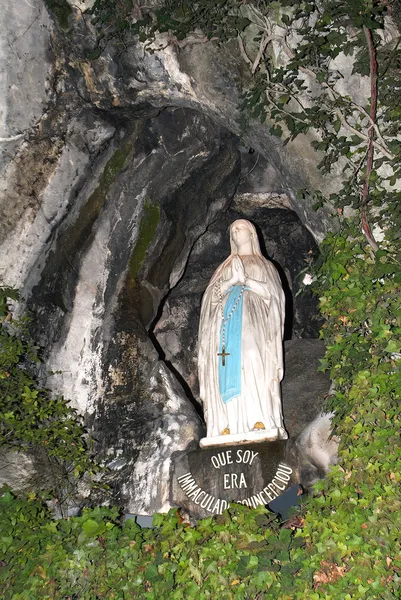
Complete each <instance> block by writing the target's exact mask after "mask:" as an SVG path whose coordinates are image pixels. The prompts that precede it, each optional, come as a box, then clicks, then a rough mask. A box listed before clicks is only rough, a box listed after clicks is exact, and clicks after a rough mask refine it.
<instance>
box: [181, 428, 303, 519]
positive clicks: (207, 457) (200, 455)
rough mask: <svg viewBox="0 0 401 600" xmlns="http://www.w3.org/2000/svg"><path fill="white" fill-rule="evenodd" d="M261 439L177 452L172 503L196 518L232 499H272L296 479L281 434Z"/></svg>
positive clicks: (249, 503) (262, 502)
mask: <svg viewBox="0 0 401 600" xmlns="http://www.w3.org/2000/svg"><path fill="white" fill-rule="evenodd" d="M259 433H261V434H263V433H266V431H265V432H263V431H261V432H259ZM219 437H220V436H219ZM222 437H224V438H228V437H229V436H222ZM206 439H207V438H206ZM209 439H216V438H209ZM260 441H262V440H258V443H252V442H251V440H249V442H247V443H246V444H244V445H241V444H239V443H236V444H231V446H230V445H224V446H221V445H220V446H214V447H210V448H203V449H199V450H193V451H190V452H188V453H186V454H184V455H179V456H177V457H176V458H175V459H174V477H173V485H172V490H171V491H172V498H173V499H174V504H175V505H176V506H179V507H181V508H183V509H184V510H186V511H187V512H188V513H189V514H190V515H192V516H193V517H195V518H205V517H208V516H212V515H214V514H219V513H222V512H223V511H224V510H225V509H226V508H228V506H229V505H230V503H231V502H239V503H240V504H245V505H247V506H249V507H256V506H259V505H262V506H266V505H269V504H270V503H271V502H274V501H276V500H277V498H279V497H280V496H281V495H282V494H284V493H285V492H286V491H287V490H288V489H289V488H291V486H294V485H296V484H297V483H298V482H297V475H296V473H295V472H294V469H293V467H291V465H290V464H288V462H287V454H286V446H287V442H286V441H285V440H275V441H267V442H266V441H265V440H264V441H263V443H260ZM277 512H280V511H277Z"/></svg>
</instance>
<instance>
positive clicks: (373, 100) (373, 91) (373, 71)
mask: <svg viewBox="0 0 401 600" xmlns="http://www.w3.org/2000/svg"><path fill="white" fill-rule="evenodd" d="M363 31H364V34H365V38H366V41H367V44H368V49H369V62H370V119H371V124H370V127H369V129H368V154H367V160H366V174H365V181H364V184H363V189H362V216H361V220H362V231H363V233H364V234H365V236H366V239H367V240H368V242H369V244H370V246H371V247H372V249H373V251H374V252H377V250H378V249H379V246H378V245H377V242H376V240H375V238H374V236H373V233H372V230H371V228H370V226H369V223H368V219H367V211H366V206H367V204H368V202H369V179H370V174H371V172H372V165H373V153H374V147H373V132H374V123H375V118H376V108H377V63H376V51H375V46H374V43H373V36H372V32H371V30H370V29H368V28H367V27H366V25H364V26H363Z"/></svg>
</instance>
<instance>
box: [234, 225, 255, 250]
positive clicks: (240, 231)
mask: <svg viewBox="0 0 401 600" xmlns="http://www.w3.org/2000/svg"><path fill="white" fill-rule="evenodd" d="M231 235H232V238H233V240H234V243H235V245H236V246H237V248H240V247H241V246H243V245H244V244H247V243H248V242H250V241H251V240H252V233H251V232H250V230H249V227H247V226H246V225H245V223H241V221H235V222H234V223H233V224H232V226H231Z"/></svg>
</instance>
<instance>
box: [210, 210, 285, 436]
mask: <svg viewBox="0 0 401 600" xmlns="http://www.w3.org/2000/svg"><path fill="white" fill-rule="evenodd" d="M230 244H231V254H230V256H229V257H228V258H227V259H226V260H225V261H224V262H223V263H222V264H221V265H220V266H219V267H218V268H217V270H216V272H215V273H214V275H213V277H212V279H211V280H210V283H209V285H208V287H207V289H206V291H205V294H204V296H203V299H202V308H201V317H200V325H199V354H198V371H199V384H200V397H201V400H202V403H203V407H204V415H205V421H206V425H207V437H206V438H203V440H201V442H200V445H201V447H205V446H212V445H219V444H224V443H235V442H246V441H262V440H280V439H286V438H287V437H288V436H287V432H286V431H285V429H284V424H283V416H282V410H281V395H280V381H281V379H282V377H283V330H284V314H285V312H284V309H285V301H284V292H283V288H282V286H281V282H280V277H279V275H278V272H277V270H276V268H275V267H274V265H273V264H272V263H271V262H270V261H268V260H267V259H266V258H264V257H263V256H262V254H261V251H260V246H259V241H258V237H257V233H256V229H255V227H254V226H253V225H252V223H250V222H249V221H247V220H245V219H240V220H237V221H235V222H234V223H232V225H231V227H230Z"/></svg>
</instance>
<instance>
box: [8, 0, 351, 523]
mask: <svg viewBox="0 0 401 600" xmlns="http://www.w3.org/2000/svg"><path fill="white" fill-rule="evenodd" d="M71 4H74V6H73V8H72V12H71V17H70V18H69V21H68V27H69V30H68V33H66V32H64V31H63V29H62V28H61V27H60V23H58V22H57V21H56V22H54V23H52V20H51V18H50V16H49V14H48V12H47V10H46V8H45V4H44V2H43V0H37V1H36V2H34V3H29V2H23V3H20V4H18V8H17V7H16V6H15V7H14V6H13V7H12V6H11V4H10V3H8V5H7V7H6V9H5V10H4V11H3V12H2V17H3V33H4V36H3V42H2V43H1V44H0V55H1V57H2V58H3V61H2V63H3V65H4V66H5V69H4V73H3V74H2V75H1V79H0V89H1V90H2V91H3V92H4V93H3V94H2V98H3V101H2V104H1V106H0V111H1V117H2V132H1V136H2V137H1V140H0V143H1V148H2V149H3V151H2V155H1V156H2V158H1V160H2V163H1V164H2V167H3V169H2V173H1V178H0V192H1V197H0V211H1V228H0V244H1V246H0V252H1V254H2V261H1V265H0V279H1V281H2V282H3V283H4V284H6V285H10V286H15V287H17V288H19V289H20V291H21V293H22V296H23V299H24V304H23V307H22V308H21V310H23V309H24V308H26V307H28V308H29V309H30V310H31V311H32V313H33V316H34V323H35V328H36V331H35V334H36V337H37V340H38V341H39V343H40V344H41V345H42V346H43V348H44V355H45V359H46V363H45V367H44V369H43V373H42V375H44V376H47V377H48V385H49V387H51V389H52V390H53V391H54V392H57V393H62V394H64V395H65V396H66V397H68V398H69V399H70V401H71V404H72V405H73V406H75V407H76V408H77V409H78V410H79V411H80V412H81V413H82V414H84V415H85V416H86V419H87V423H88V425H89V426H90V427H91V428H92V430H93V431H94V432H95V435H96V436H97V439H98V444H99V453H100V454H101V455H102V456H103V457H104V460H105V462H106V463H108V464H109V465H110V467H111V469H112V486H113V490H114V494H115V498H116V499H117V500H118V501H119V502H120V503H121V505H122V506H123V507H124V508H125V509H126V510H130V511H132V512H142V513H151V512H153V511H155V510H166V509H167V508H169V506H170V505H171V503H172V502H173V500H172V498H171V496H170V495H169V494H170V492H169V490H170V487H169V486H170V484H171V473H172V468H171V457H172V455H173V454H174V453H182V452H186V451H188V449H190V448H191V447H192V446H191V444H196V441H197V440H198V439H199V437H200V436H201V435H203V430H202V428H203V425H202V420H201V418H200V413H201V410H200V407H199V404H198V403H197V401H196V398H197V396H198V392H197V376H196V331H197V322H198V317H199V306H200V299H201V295H202V292H203V290H204V288H205V286H206V284H207V281H208V280H209V279H210V276H211V274H212V271H213V270H214V268H215V266H216V265H217V264H219V263H220V262H221V261H222V260H223V258H224V257H225V256H226V255H227V246H226V245H225V244H224V240H225V239H226V229H227V225H228V223H229V222H231V220H233V219H234V218H237V217H238V216H245V217H246V218H249V219H251V220H253V221H254V222H256V224H257V225H258V227H259V233H260V235H261V237H262V238H263V239H264V240H265V248H266V251H267V253H268V254H270V256H271V257H272V258H273V259H274V260H275V261H277V263H278V264H280V265H281V267H282V275H283V280H286V281H287V284H288V287H287V291H288V300H289V302H290V298H291V296H290V293H289V292H290V290H291V291H292V293H293V294H295V293H296V292H297V291H298V289H299V285H300V282H299V274H300V271H301V270H302V269H303V268H304V266H305V265H307V264H308V260H309V261H310V260H312V259H313V258H314V257H315V255H316V252H317V248H316V245H315V242H314V240H318V241H319V240H320V239H321V238H322V236H323V235H324V233H325V232H326V231H327V230H329V229H332V228H333V227H334V225H333V221H332V220H331V219H329V216H328V215H329V212H325V211H321V212H320V213H315V212H314V211H313V210H312V208H311V206H310V204H311V203H310V202H309V201H308V199H303V200H301V199H299V198H297V197H296V190H297V189H298V188H299V187H302V188H305V187H310V188H319V189H322V186H323V187H324V189H325V190H326V191H330V190H332V189H334V187H335V186H336V185H337V183H338V182H337V181H336V180H335V179H336V178H335V177H332V178H327V179H325V180H324V181H322V179H321V176H320V174H319V172H318V170H317V163H318V162H319V160H320V157H319V155H318V154H317V153H316V152H315V151H314V150H313V149H312V148H311V146H310V138H307V137H304V138H299V139H297V140H296V141H294V142H290V143H288V144H287V145H286V146H284V145H283V143H282V141H281V140H279V139H278V138H275V137H274V136H271V135H269V129H268V124H266V125H262V124H260V123H250V125H249V128H248V129H247V131H246V132H245V133H244V135H243V136H242V139H241V140H239V138H238V137H236V136H237V135H238V134H239V133H240V129H239V125H238V116H239V92H238V89H239V88H238V85H237V82H238V81H242V82H245V83H246V76H245V70H244V64H243V62H242V59H241V57H240V55H239V53H238V49H237V47H236V45H235V44H232V45H228V46H227V47H225V48H223V49H218V48H217V47H215V46H214V45H213V43H210V42H207V43H204V40H203V41H202V40H200V39H199V37H198V36H194V38H193V39H192V40H190V41H188V43H186V44H182V45H179V44H177V43H171V40H169V39H168V37H167V36H160V37H159V38H158V39H157V40H156V41H155V44H154V45H153V47H151V46H149V47H148V49H145V47H144V44H143V43H141V42H139V41H138V39H137V38H135V37H131V38H129V39H127V40H126V44H125V46H124V47H123V48H121V47H119V46H118V44H114V42H111V43H110V44H109V45H108V47H107V48H106V49H104V51H102V53H101V55H100V56H99V57H98V58H96V59H90V58H89V53H90V52H92V51H93V50H94V48H95V45H96V39H95V32H94V28H93V25H92V24H91V16H90V15H89V13H88V12H86V13H85V14H82V12H81V9H82V10H86V9H87V8H88V7H89V6H90V4H91V2H90V1H89V0H88V1H86V0H85V2H84V1H82V2H77V3H71ZM200 42H201V43H200ZM352 85H353V86H354V87H355V85H357V82H356V81H355V80H353V81H352ZM27 90H28V91H29V93H28V92H27ZM344 90H345V88H344ZM362 91H363V90H362ZM3 138H4V139H3ZM250 148H253V149H254V150H255V152H253V153H250V152H249V150H250ZM241 163H242V168H241ZM229 209H230V211H231V212H227V211H229ZM295 213H296V214H297V215H298V217H296V215H295ZM305 228H306V229H308V230H309V231H310V232H312V235H308V234H307V232H306V229H305ZM313 238H314V240H313ZM212 249H213V250H212ZM189 256H190V260H189V262H188V258H189ZM293 308H294V310H293V311H292V315H291V311H290V312H289V320H288V327H287V337H288V338H289V337H290V336H291V335H295V336H300V337H311V336H314V335H316V331H317V328H318V326H319V323H318V321H314V320H313V319H314V318H315V316H316V302H315V300H313V299H312V298H311V297H310V296H308V294H306V295H305V296H303V297H302V296H297V297H296V298H295V299H294V307H293ZM155 324H156V327H155ZM303 341H304V342H305V344H304V346H302V345H301V344H300V346H299V347H297V349H296V350H295V349H294V350H293V348H295V345H296V343H298V340H294V345H293V346H291V344H289V343H288V342H287V344H286V346H287V358H286V360H287V373H286V379H285V380H284V382H283V394H284V412H285V418H286V421H287V422H288V425H287V427H288V429H289V431H290V432H291V433H292V435H294V436H295V437H294V439H298V438H297V436H298V435H300V434H301V430H304V429H305V427H306V425H307V423H308V422H310V420H312V421H313V419H314V418H315V417H316V416H317V415H318V412H319V411H320V407H321V404H320V400H319V399H320V398H321V395H322V394H321V392H323V388H324V386H325V385H326V383H327V382H326V380H325V382H324V383H323V380H320V379H319V378H320V375H319V376H316V369H315V368H314V367H313V366H312V365H314V364H315V362H316V360H317V355H318V352H320V351H321V350H319V351H318V350H317V346H316V347H315V346H314V344H312V341H311V340H303ZM313 342H315V340H313ZM301 356H302V357H303V358H302V361H303V363H302V365H298V363H297V361H300V360H301ZM308 369H309V370H308ZM301 371H302V374H303V375H305V377H304V379H302V378H301ZM306 374H308V376H307V375H306ZM308 377H309V379H308ZM311 381H313V384H312V383H311ZM291 382H292V383H291ZM287 399H288V404H287ZM301 407H302V408H301ZM297 415H298V417H297ZM299 415H302V419H301V417H300V416H299ZM308 419H309V421H308ZM305 435H306V434H305ZM308 439H309V438H308ZM25 471H26V473H28V469H25ZM27 476H28V475H27Z"/></svg>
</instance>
